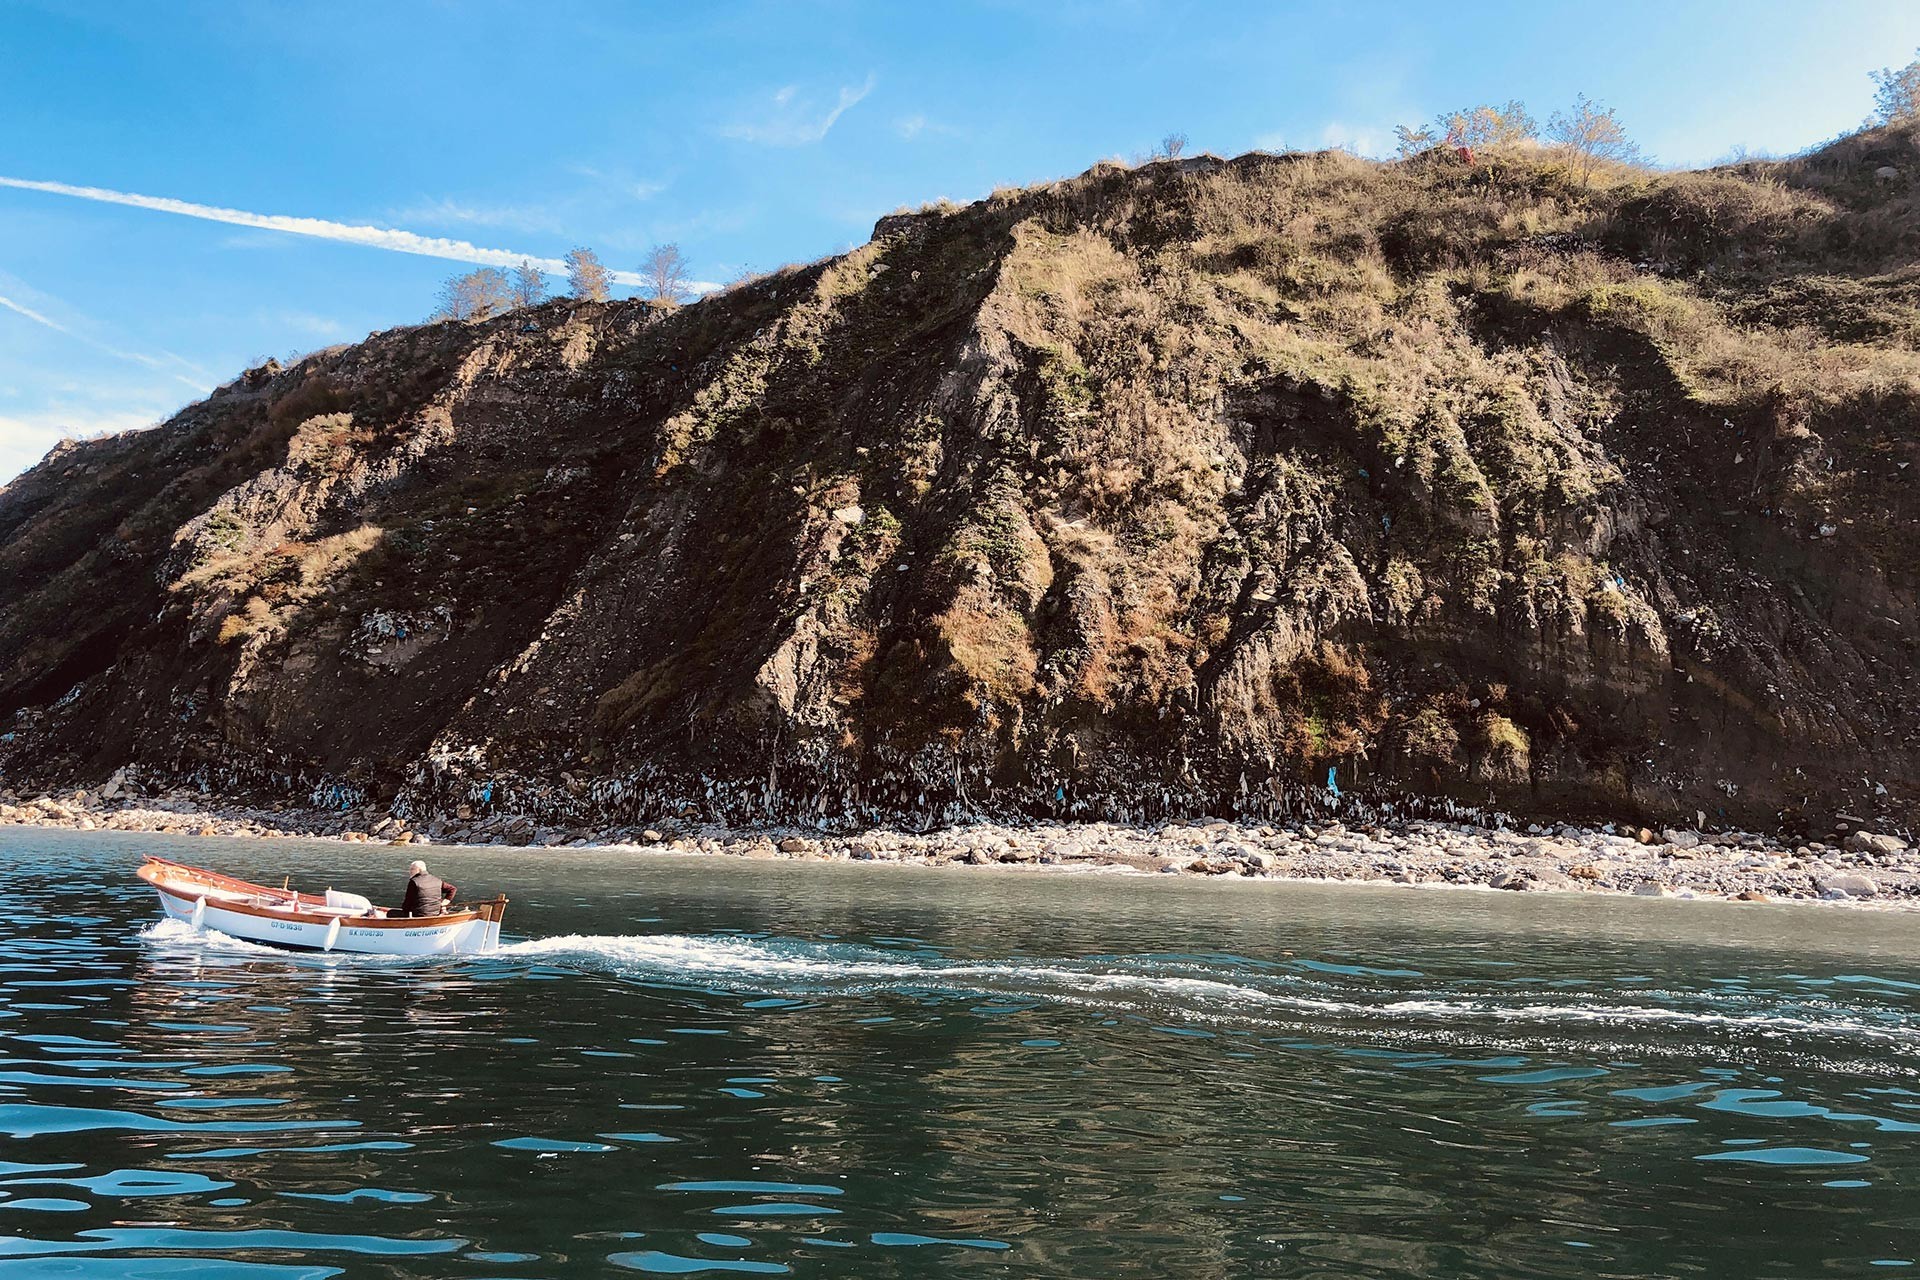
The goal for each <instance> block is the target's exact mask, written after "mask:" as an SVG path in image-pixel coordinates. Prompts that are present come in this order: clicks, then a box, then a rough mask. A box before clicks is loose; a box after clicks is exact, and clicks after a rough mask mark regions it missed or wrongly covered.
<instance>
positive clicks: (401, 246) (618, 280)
mask: <svg viewBox="0 0 1920 1280" xmlns="http://www.w3.org/2000/svg"><path fill="white" fill-rule="evenodd" d="M0 187H14V188H17V189H18V190H21V191H45V192H48V193H49V194H52V195H56V196H72V197H74V198H75V199H77V200H97V201H99V202H101V203H102V204H123V205H130V206H131V207H133V208H135V209H154V210H157V211H159V212H161V213H177V214H179V215H181V216H182V217H186V218H203V219H205V220H206V221H208V222H225V223H228V224H230V225H232V226H236V227H255V228H258V229H260V230H262V231H283V232H286V233H287V234H288V235H295V236H312V237H314V238H315V239H319V240H337V241H340V242H341V243H343V244H358V245H364V246H366V247H367V248H369V249H386V250H389V251H391V252H394V253H412V254H417V255H419V256H421V257H423V258H444V259H446V260H448V261H450V262H471V263H474V264H476V265H479V266H487V267H517V266H519V265H520V264H521V263H522V262H531V263H532V264H533V265H534V266H535V267H538V268H539V269H540V270H541V271H544V272H547V273H548V274H551V275H557V276H564V275H566V274H567V264H566V263H565V262H563V261H561V260H560V259H559V258H540V257H535V256H534V255H532V254H528V253H515V252H514V251H513V250H511V249H488V248H484V247H482V246H480V245H477V244H469V243H468V242H467V241H465V240H447V239H442V238H441V237H439V236H423V235H419V234H417V233H415V232H412V231H401V230H398V229H396V228H392V227H373V226H359V225H355V224H353V223H348V222H331V221H329V220H327V219H325V218H299V217H292V216H289V215H287V214H277V213H248V212H247V211H246V210H244V209H223V208H221V207H220V206H219V205H211V204H194V203H192V202H191V201H187V200H174V199H171V198H169V197H167V196H143V195H136V194H134V193H133V192H129V191H110V190H108V189H107V188H105V187H76V186H73V185H72V184H70V183H65V182H36V181H34V180H32V179H30V178H7V177H0ZM608 275H609V276H610V277H611V278H612V279H613V281H614V283H615V284H628V285H640V284H645V283H647V281H646V278H645V277H643V276H641V275H639V274H638V273H636V272H632V271H610V272H608ZM712 287H713V286H711V285H707V284H705V283H704V282H702V283H696V284H694V285H693V286H692V288H693V289H694V290H696V291H701V290H705V289H710V288H712Z"/></svg>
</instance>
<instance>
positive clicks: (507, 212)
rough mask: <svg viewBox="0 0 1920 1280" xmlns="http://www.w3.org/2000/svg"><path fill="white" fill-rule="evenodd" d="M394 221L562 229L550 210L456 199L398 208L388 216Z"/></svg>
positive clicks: (555, 230) (429, 201)
mask: <svg viewBox="0 0 1920 1280" xmlns="http://www.w3.org/2000/svg"><path fill="white" fill-rule="evenodd" d="M389 216H391V217H392V218H393V220H394V221H395V222H425V223H428V224H434V223H440V224H445V223H450V222H458V223H465V224H467V225H469V226H475V227H505V228H510V229H512V230H515V231H538V232H558V231H561V230H564V228H563V227H562V226H561V224H560V220H559V219H558V218H557V217H555V216H554V215H553V213H552V211H550V210H547V209H542V208H538V207H526V206H520V205H477V204H466V203H463V202H461V201H458V200H446V199H441V200H427V201H424V202H422V203H420V204H415V205H409V206H407V207H406V208H404V209H397V210H394V211H393V212H392V214H391V215H389Z"/></svg>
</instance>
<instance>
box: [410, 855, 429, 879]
mask: <svg viewBox="0 0 1920 1280" xmlns="http://www.w3.org/2000/svg"><path fill="white" fill-rule="evenodd" d="M426 870H427V864H426V863H424V862H422V861H420V859H418V858H415V859H414V860H413V861H412V862H409V863H408V864H407V874H408V875H410V876H418V875H425V874H426Z"/></svg>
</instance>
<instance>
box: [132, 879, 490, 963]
mask: <svg viewBox="0 0 1920 1280" xmlns="http://www.w3.org/2000/svg"><path fill="white" fill-rule="evenodd" d="M139 874H140V878H141V879H142V880H145V881H146V882H147V883H148V884H150V885H152V886H153V888H154V891H155V892H156V893H158V894H159V895H160V907H161V909H162V910H163V911H165V912H166V914H167V917H168V918H169V919H172V920H181V921H184V922H186V923H187V924H190V925H192V926H193V927H194V928H196V929H214V930H218V931H219V932H221V933H224V934H226V935H227V936H228V937H230V938H243V939H245V940H246V941H248V942H259V943H264V944H265V945H267V946H270V947H288V948H291V949H293V950H296V951H354V952H362V953H365V954H367V955H381V956H436V955H471V954H474V953H477V952H482V951H492V950H494V949H495V948H497V947H498V946H499V945H500V918H501V916H503V915H505V914H506V910H507V900H506V899H505V898H504V897H499V898H494V899H492V900H491V901H487V902H475V903H469V904H467V905H465V906H461V907H457V908H449V909H448V910H447V911H446V912H445V913H444V914H442V915H437V916H400V915H393V914H390V913H388V912H387V911H385V910H383V909H382V908H379V907H376V906H374V905H373V904H372V903H371V902H369V901H367V899H365V898H363V897H361V896H359V895H358V894H352V893H338V892H335V891H334V890H332V889H329V890H327V891H326V892H325V893H298V892H296V891H295V890H293V889H292V888H289V887H287V886H282V887H281V888H278V889H274V888H270V887H268V886H266V885H259V884H252V883H250V882H248V881H246V880H240V879H237V878H235V877H233V876H228V875H222V874H221V873H220V872H218V871H208V870H206V869H205V868H203V867H190V866H187V865H186V864H185V863H180V862H169V861H167V860H166V859H165V858H156V857H154V856H152V855H151V854H149V855H148V856H147V862H146V865H145V866H143V867H141V868H140V872H139Z"/></svg>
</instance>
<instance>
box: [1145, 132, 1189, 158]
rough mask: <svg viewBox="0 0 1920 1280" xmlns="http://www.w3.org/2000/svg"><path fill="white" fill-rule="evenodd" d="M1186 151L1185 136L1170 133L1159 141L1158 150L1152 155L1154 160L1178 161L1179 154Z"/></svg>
mask: <svg viewBox="0 0 1920 1280" xmlns="http://www.w3.org/2000/svg"><path fill="white" fill-rule="evenodd" d="M1186 149H1187V135H1186V134H1184V133H1170V134H1168V135H1167V136H1166V137H1164V138H1162V139H1160V149H1159V150H1158V151H1156V152H1154V153H1153V156H1154V159H1156V160H1178V159H1179V158H1180V153H1181V152H1183V151H1185V150H1186Z"/></svg>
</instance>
